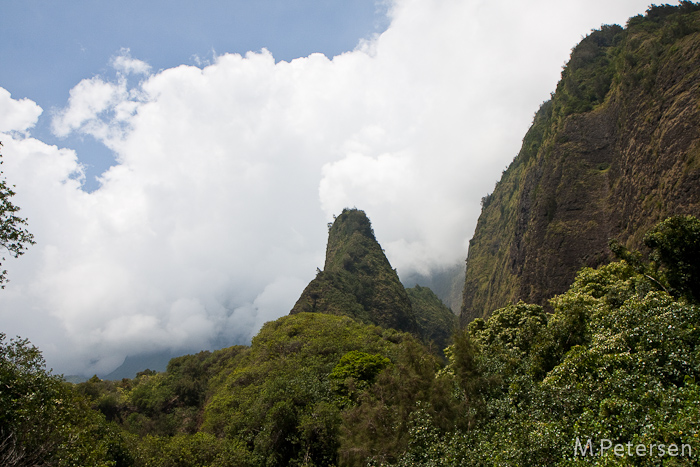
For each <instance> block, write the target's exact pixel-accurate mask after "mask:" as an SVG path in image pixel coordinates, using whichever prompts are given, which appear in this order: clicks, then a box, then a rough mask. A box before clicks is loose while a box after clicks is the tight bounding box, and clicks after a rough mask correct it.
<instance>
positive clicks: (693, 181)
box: [460, 2, 700, 324]
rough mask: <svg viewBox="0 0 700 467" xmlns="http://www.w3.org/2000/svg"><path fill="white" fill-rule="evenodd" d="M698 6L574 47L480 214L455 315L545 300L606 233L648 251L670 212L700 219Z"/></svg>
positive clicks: (651, 14) (605, 252) (602, 257)
mask: <svg viewBox="0 0 700 467" xmlns="http://www.w3.org/2000/svg"><path fill="white" fill-rule="evenodd" d="M698 10H700V6H698V5H696V4H693V3H691V2H681V4H680V5H679V6H677V7H672V6H668V5H663V6H652V7H651V8H650V9H649V10H647V13H646V15H645V16H641V15H640V16H637V17H634V18H631V19H630V20H629V21H628V23H627V26H626V28H625V29H623V28H621V27H620V26H603V27H602V28H601V30H598V31H594V32H593V33H591V34H590V35H589V36H587V37H586V38H585V39H583V40H582V41H581V43H579V44H578V45H577V46H576V47H575V48H574V49H573V51H572V54H571V59H570V61H569V62H568V64H567V66H566V67H565V68H564V70H563V72H562V79H561V81H560V82H559V84H558V85H557V89H556V92H555V93H554V94H553V95H552V99H551V100H550V101H547V102H545V103H544V104H543V105H542V107H541V108H540V109H539V111H538V112H537V114H536V115H535V118H534V122H533V124H532V127H531V128H530V130H529V131H528V133H527V134H526V135H525V138H524V139H523V146H522V149H521V151H520V153H519V154H518V156H517V157H516V158H515V159H514V161H513V162H512V164H511V165H510V166H509V167H508V169H507V170H506V171H505V172H504V173H503V177H502V178H501V180H500V181H499V182H498V183H497V184H496V187H495V189H494V191H493V193H492V194H490V195H487V196H485V197H484V198H483V200H482V203H483V209H482V212H481V216H480V218H479V221H478V223H477V227H476V231H475V233H474V237H473V238H472V240H471V241H470V247H469V253H468V258H467V269H466V278H465V285H464V301H463V305H462V311H461V317H460V321H461V323H462V324H466V323H468V322H469V321H471V320H473V319H474V318H477V317H485V316H488V315H489V314H490V313H491V312H492V311H493V310H495V309H497V308H500V307H503V306H505V305H507V304H508V303H514V302H517V301H518V300H524V301H526V302H529V303H537V304H543V305H544V304H546V302H547V300H548V299H549V298H550V297H552V296H553V295H555V294H559V293H562V292H564V291H565V290H566V289H567V287H568V286H569V284H570V283H571V282H572V281H573V279H574V276H575V273H576V271H577V270H578V269H580V268H581V267H583V266H592V267H595V266H598V265H600V264H603V263H606V262H608V261H610V259H611V253H610V251H609V249H608V246H607V244H608V240H609V239H610V238H617V239H618V240H620V241H621V242H622V243H623V244H624V245H625V246H627V247H628V248H634V249H641V248H642V242H641V240H642V239H641V236H642V235H643V234H644V232H646V231H647V230H648V229H649V228H651V227H652V226H653V225H654V224H655V223H656V222H658V221H659V220H661V219H662V218H665V217H667V216H669V215H672V214H694V215H699V214H700V32H699V31H700V11H698Z"/></svg>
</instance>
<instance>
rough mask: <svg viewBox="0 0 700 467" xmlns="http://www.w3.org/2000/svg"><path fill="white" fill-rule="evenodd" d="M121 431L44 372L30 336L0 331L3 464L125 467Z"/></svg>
mask: <svg viewBox="0 0 700 467" xmlns="http://www.w3.org/2000/svg"><path fill="white" fill-rule="evenodd" d="M129 462H130V456H129V454H128V452H127V451H126V450H125V448H124V446H123V442H122V438H121V436H120V435H119V433H118V431H115V430H113V429H112V428H111V427H109V426H108V425H107V424H106V423H105V420H104V418H103V417H101V416H100V415H99V414H98V413H96V412H94V411H92V410H90V409H89V407H88V406H87V404H86V403H85V401H84V400H83V399H82V398H81V397H80V396H79V395H78V394H76V392H75V391H73V389H72V387H71V386H69V385H68V384H67V383H64V382H63V381H62V379H61V378H60V377H59V376H55V375H52V374H51V373H50V372H49V371H47V370H46V368H45V364H44V360H43V357H42V356H41V353H40V352H39V350H38V349H37V348H36V347H34V346H33V345H31V344H30V343H29V341H28V340H26V339H10V340H9V341H6V337H5V334H3V333H0V464H2V465H3V466H7V467H11V466H34V465H46V466H85V465H94V466H108V465H109V466H125V465H129Z"/></svg>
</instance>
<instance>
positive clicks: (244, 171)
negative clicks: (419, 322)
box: [0, 0, 648, 375]
mask: <svg viewBox="0 0 700 467" xmlns="http://www.w3.org/2000/svg"><path fill="white" fill-rule="evenodd" d="M647 7H648V4H647V2H646V1H639V0H619V1H616V2H610V1H608V0H570V1H561V0H534V1H531V2H519V1H509V0H506V1H502V2H492V1H485V0H388V1H382V2H376V3H375V2H374V1H371V0H358V1H353V2H347V1H344V0H316V1H312V0H262V1H258V2H247V1H214V0H209V1H200V2H184V1H164V0H154V1H150V2H137V1H123V2H118V3H117V2H92V1H87V0H83V1H80V0H78V1H72V2H67V1H49V0H41V1H40V0H24V1H14V0H8V1H5V2H3V3H2V5H1V6H0V61H1V62H2V63H3V67H2V70H0V141H2V143H3V147H2V155H3V157H2V160H3V165H2V169H3V171H4V176H5V177H6V179H7V180H8V182H9V183H11V184H13V185H15V191H16V192H17V194H16V196H15V197H14V198H13V202H14V203H15V204H16V205H18V206H20V207H21V215H22V216H24V217H27V218H28V220H29V229H30V231H31V232H32V233H33V234H34V235H35V239H36V242H37V243H36V245H34V246H32V247H31V248H30V249H29V251H28V252H27V253H26V254H25V255H24V256H21V257H20V258H18V259H12V258H8V260H7V261H5V262H4V263H3V267H5V268H6V269H7V270H8V276H9V279H10V282H9V283H8V284H7V286H6V288H5V289H4V290H0V332H4V333H6V334H7V335H8V336H15V335H19V336H22V337H26V338H28V339H30V341H31V342H32V343H33V344H34V345H36V346H38V347H39V348H40V349H41V350H42V352H43V354H44V357H45V359H46V361H47V364H48V366H50V367H52V368H53V369H54V370H55V371H57V372H59V373H65V374H83V375H91V374H93V373H98V374H106V373H109V372H110V371H112V370H113V369H115V368H116V367H117V366H119V365H120V364H121V363H122V362H123V360H124V358H125V357H126V356H128V355H131V356H135V355H140V354H148V353H154V352H171V353H173V354H178V353H179V354H182V353H187V352H196V351H199V350H202V349H214V348H220V347H224V346H229V345H234V344H247V343H249V342H250V340H251V338H252V337H253V336H254V335H255V334H256V333H257V331H258V330H259V329H260V327H261V326H262V325H263V324H264V323H265V322H267V321H270V320H273V319H276V318H278V317H280V316H283V315H286V314H288V313H289V310H290V309H291V308H292V306H293V305H294V303H295V301H296V300H297V298H298V297H299V295H300V294H301V292H302V290H303V289H304V287H305V286H306V284H307V283H308V282H309V281H310V280H311V279H312V278H313V277H314V276H315V273H316V268H317V267H318V268H323V261H324V254H325V243H326V240H327V223H328V222H330V221H332V219H333V215H334V214H339V213H340V212H341V211H342V209H343V208H345V207H357V208H359V209H363V210H365V212H366V213H367V214H368V216H369V217H370V219H371V221H372V224H373V227H374V231H375V234H376V236H377V239H378V241H379V242H380V243H381V245H382V247H383V248H384V249H385V252H386V254H387V257H388V259H389V261H390V262H391V263H392V266H393V267H395V268H396V269H397V270H398V272H399V275H401V276H405V275H408V274H411V273H415V272H418V273H422V274H430V273H431V272H433V271H438V270H441V269H443V268H447V267H452V266H454V265H455V264H463V263H464V260H465V258H466V255H467V247H468V242H469V239H470V238H471V236H472V234H473V231H474V228H475V226H476V221H477V219H478V216H479V212H480V200H481V198H482V197H483V196H484V195H486V194H487V193H489V192H491V191H492V190H493V187H494V185H495V183H496V181H497V180H498V178H499V177H500V175H501V172H502V171H503V170H504V169H505V168H506V167H507V165H508V164H509V163H510V162H511V161H512V159H513V158H514V157H515V155H516V154H517V152H518V150H519V148H520V144H521V142H522V138H523V136H524V134H525V132H526V131H527V128H528V127H529V125H530V123H531V122H532V118H533V116H534V113H535V112H536V111H537V109H538V107H539V105H540V104H541V103H542V102H543V101H545V100H547V99H548V98H549V95H550V93H551V92H553V91H554V89H555V87H556V83H557V81H558V79H559V77H560V73H561V69H562V66H563V65H564V64H565V63H566V60H567V58H568V56H569V53H570V51H571V48H572V47H574V46H575V45H576V43H577V42H578V41H580V40H581V39H582V38H583V37H584V36H585V35H586V34H588V33H589V32H590V31H591V29H594V28H598V27H600V26H601V25H602V24H613V23H617V24H622V25H624V24H625V22H626V21H627V19H628V18H629V17H630V16H634V15H636V14H640V13H644V11H645V10H646V8H647Z"/></svg>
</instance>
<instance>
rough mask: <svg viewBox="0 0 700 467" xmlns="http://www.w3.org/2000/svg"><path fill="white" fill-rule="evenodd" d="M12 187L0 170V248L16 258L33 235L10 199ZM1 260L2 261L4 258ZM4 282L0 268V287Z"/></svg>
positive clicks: (31, 241) (3, 286)
mask: <svg viewBox="0 0 700 467" xmlns="http://www.w3.org/2000/svg"><path fill="white" fill-rule="evenodd" d="M0 146H2V143H0ZM0 157H2V156H1V155H0ZM0 164H2V161H0ZM12 188H14V187H11V186H9V185H8V184H7V180H5V178H4V177H3V176H2V171H0V250H5V251H7V252H8V253H9V254H11V255H12V256H14V257H15V258H16V257H18V256H20V255H23V254H24V251H25V250H26V248H27V246H29V245H33V244H34V235H32V234H31V233H29V231H28V230H27V229H26V227H25V226H26V225H27V220H26V219H24V218H22V217H19V216H18V215H17V213H18V212H19V207H17V206H15V205H14V204H12V201H11V200H10V198H12V197H13V196H14V195H15V192H14V191H13V189H12ZM2 260H3V261H4V260H5V258H2ZM0 266H2V264H1V263H0ZM6 282H7V271H6V270H0V287H2V288H5V285H4V284H5V283H6Z"/></svg>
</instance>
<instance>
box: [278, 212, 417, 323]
mask: <svg viewBox="0 0 700 467" xmlns="http://www.w3.org/2000/svg"><path fill="white" fill-rule="evenodd" d="M301 312H312V313H327V314H331V315H346V316H350V317H351V318H354V319H356V320H357V321H360V322H363V323H367V324H376V325H379V326H382V327H385V328H393V329H397V330H399V331H406V332H410V333H412V334H415V335H419V334H420V328H419V326H418V323H417V321H416V317H415V314H414V313H413V309H412V307H411V301H410V300H409V298H408V295H407V294H406V289H404V287H403V285H401V282H400V281H399V276H398V275H397V274H396V271H395V270H394V269H392V267H391V265H390V264H389V261H388V260H387V259H386V256H385V255H384V251H383V250H382V247H381V246H379V243H377V240H376V238H375V237H374V231H373V230H372V226H371V224H370V221H369V219H368V218H367V215H366V214H365V213H364V211H361V210H358V209H344V210H343V212H342V213H341V214H340V215H339V216H338V217H337V218H336V219H335V222H333V225H332V226H331V227H330V229H329V231H328V244H327V246H326V262H325V265H324V268H323V271H319V272H318V274H317V275H316V278H315V279H313V280H312V281H311V282H310V283H309V285H308V286H307V287H306V289H304V291H303V292H302V294H301V297H299V300H297V302H296V304H295V305H294V307H293V308H292V310H291V312H290V314H296V313H301Z"/></svg>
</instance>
